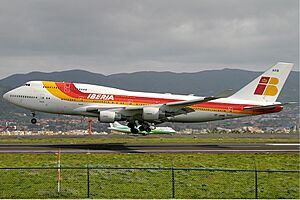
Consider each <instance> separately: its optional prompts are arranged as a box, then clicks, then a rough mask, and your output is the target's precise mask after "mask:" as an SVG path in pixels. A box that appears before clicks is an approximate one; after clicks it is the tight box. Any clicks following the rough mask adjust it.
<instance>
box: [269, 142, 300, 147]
mask: <svg viewBox="0 0 300 200" xmlns="http://www.w3.org/2000/svg"><path fill="white" fill-rule="evenodd" d="M266 145H272V146H300V144H295V143H287V144H280V143H278V144H277V143H272V144H266Z"/></svg>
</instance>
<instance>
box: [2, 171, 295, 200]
mask: <svg viewBox="0 0 300 200" xmlns="http://www.w3.org/2000/svg"><path fill="white" fill-rule="evenodd" d="M0 198H2V199H3V198H125V199H126V198H147V199H152V198H164V199H168V198H181V199H192V198H197V199H199V198H213V199H217V198H223V199H224V198H232V199H233V198H239V199H241V198H265V199H266V198H268V199H269V198H276V199H279V198H288V199H298V198H299V171H298V170H289V171H287V170H226V169H206V168H185V169H184V168H101V167H91V166H90V167H86V168H70V167H61V168H0Z"/></svg>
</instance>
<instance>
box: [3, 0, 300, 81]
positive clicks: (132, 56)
mask: <svg viewBox="0 0 300 200" xmlns="http://www.w3.org/2000/svg"><path fill="white" fill-rule="evenodd" d="M298 4H299V3H298V1H297V0H243V1H240V0H222V1H218V0H194V1H193V0H189V1H184V0H168V1H167V0H151V1H150V0H149V1H145V0H134V1H133V0H119V1H116V0H114V1H109V0H106V1H104V0H102V1H100V0H97V1H96V0H95V1H93V0H86V1H85V0H64V1H61V0H45V1H39V0H27V1H16V0H9V1H8V0H2V1H0V27H1V29H0V44H1V45H0V77H4V76H7V75H8V74H12V73H18V72H29V71H32V70H41V71H52V70H65V69H70V68H82V69H86V70H91V71H95V72H101V73H107V74H111V73H118V72H126V71H129V72H131V71H140V70H159V71H166V70H168V71H200V70H203V69H209V68H220V67H234V68H242V69H250V70H264V69H265V68H266V67H267V66H268V65H272V64H274V63H275V62H277V61H288V62H294V63H295V64H296V68H298V66H299V61H298V60H299V50H298V49H299V47H298V44H299V39H298V35H299V17H298V16H299V5H298Z"/></svg>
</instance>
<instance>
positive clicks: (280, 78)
mask: <svg viewBox="0 0 300 200" xmlns="http://www.w3.org/2000/svg"><path fill="white" fill-rule="evenodd" d="M293 65H294V64H292V63H283V62H279V63H277V64H276V65H274V66H273V67H271V68H270V69H268V70H267V71H266V72H265V73H263V74H262V75H260V76H259V77H257V78H256V79H254V80H253V81H252V82H250V83H249V84H248V85H246V86H245V87H243V88H242V89H240V90H239V91H238V92H236V93H235V94H233V95H232V96H231V97H230V98H232V99H242V100H251V101H262V102H275V101H276V99H277V97H278V95H279V93H280V91H281V89H282V87H283V85H284V83H285V81H286V79H287V77H288V75H289V74H290V72H291V70H292V68H293Z"/></svg>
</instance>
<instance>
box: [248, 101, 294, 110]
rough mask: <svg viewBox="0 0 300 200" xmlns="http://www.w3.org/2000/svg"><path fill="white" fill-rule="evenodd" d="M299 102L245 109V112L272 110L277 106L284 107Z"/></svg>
mask: <svg viewBox="0 0 300 200" xmlns="http://www.w3.org/2000/svg"><path fill="white" fill-rule="evenodd" d="M295 103H298V102H288V103H279V104H272V105H265V106H249V107H244V110H271V109H274V108H276V107H277V106H284V105H288V104H295Z"/></svg>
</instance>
